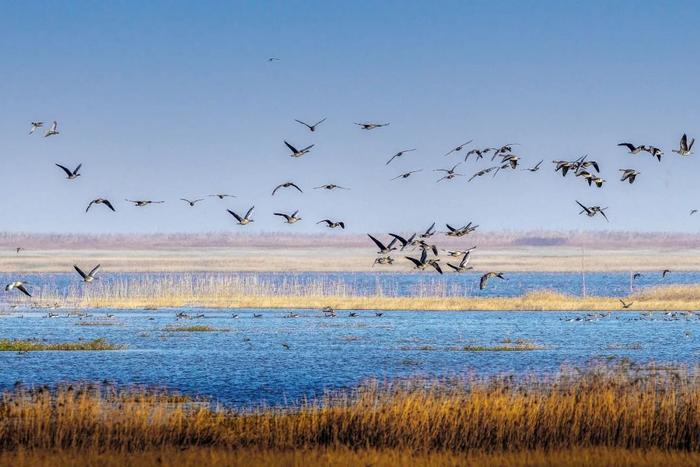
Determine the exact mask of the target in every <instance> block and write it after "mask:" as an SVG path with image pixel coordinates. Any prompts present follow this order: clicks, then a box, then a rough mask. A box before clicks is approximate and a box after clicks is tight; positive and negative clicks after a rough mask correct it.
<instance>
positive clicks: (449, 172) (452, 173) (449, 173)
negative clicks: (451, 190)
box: [433, 162, 464, 183]
mask: <svg viewBox="0 0 700 467" xmlns="http://www.w3.org/2000/svg"><path fill="white" fill-rule="evenodd" d="M460 164H461V162H458V163H456V164H455V165H453V166H452V168H451V169H435V170H433V172H442V173H444V174H445V175H443V176H442V177H441V178H440V179H439V180H438V181H437V182H435V183H438V182H441V181H443V180H452V179H453V178H455V177H462V176H464V174H461V173H457V172H456V169H457V167H459V165H460Z"/></svg>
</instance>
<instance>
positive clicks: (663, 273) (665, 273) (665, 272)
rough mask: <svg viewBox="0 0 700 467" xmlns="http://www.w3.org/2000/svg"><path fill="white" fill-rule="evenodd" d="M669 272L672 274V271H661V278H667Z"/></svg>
mask: <svg viewBox="0 0 700 467" xmlns="http://www.w3.org/2000/svg"><path fill="white" fill-rule="evenodd" d="M669 272H671V270H670V269H664V270H663V271H661V277H666V275H667V274H668V273H669Z"/></svg>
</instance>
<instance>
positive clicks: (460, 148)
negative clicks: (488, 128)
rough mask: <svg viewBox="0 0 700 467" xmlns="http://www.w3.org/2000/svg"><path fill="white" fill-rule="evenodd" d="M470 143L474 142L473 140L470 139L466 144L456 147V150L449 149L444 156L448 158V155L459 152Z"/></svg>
mask: <svg viewBox="0 0 700 467" xmlns="http://www.w3.org/2000/svg"><path fill="white" fill-rule="evenodd" d="M472 141H474V140H473V139H470V140H469V141H467V142H466V143H462V144H460V145H459V146H457V147H456V148H453V149H451V150H450V152H448V153H447V154H445V156H449V155H450V154H452V153H453V152H459V151H461V150H462V149H463V148H464V146H466V145H467V144H471V142H472Z"/></svg>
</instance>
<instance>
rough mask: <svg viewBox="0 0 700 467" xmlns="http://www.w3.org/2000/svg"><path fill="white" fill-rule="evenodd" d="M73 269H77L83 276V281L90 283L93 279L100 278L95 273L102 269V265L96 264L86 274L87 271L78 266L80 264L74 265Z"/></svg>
mask: <svg viewBox="0 0 700 467" xmlns="http://www.w3.org/2000/svg"><path fill="white" fill-rule="evenodd" d="M73 269H75V271H76V272H77V273H78V274H80V277H82V278H83V282H88V283H89V282H92V281H94V280H97V279H98V278H97V277H95V274H96V273H97V270H98V269H100V265H99V264H98V265H97V266H95V267H94V268H92V269H91V270H90V272H89V273H87V274H85V273H84V272H83V270H82V269H80V268H79V267H78V265H76V264H74V265H73Z"/></svg>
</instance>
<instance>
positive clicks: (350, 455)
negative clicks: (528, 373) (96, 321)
mask: <svg viewBox="0 0 700 467" xmlns="http://www.w3.org/2000/svg"><path fill="white" fill-rule="evenodd" d="M0 464H1V465H11V466H13V467H74V466H76V465H89V466H100V467H123V466H131V467H141V466H143V467H151V466H154V465H168V466H178V467H201V466H209V465H216V466H224V465H225V466H230V467H250V466H270V467H272V466H281V465H282V466H287V467H308V466H327V467H346V466H351V465H363V466H372V467H396V466H408V465H410V466H415V467H433V466H452V467H456V466H470V467H474V466H480V467H515V466H525V467H590V466H597V467H605V466H610V467H612V466H614V467H658V466H683V467H686V466H687V467H695V466H697V465H700V453H696V452H684V451H662V450H659V449H651V450H641V449H622V448H587V449H563V450H556V451H541V450H539V451H520V452H495V453H485V452H474V453H466V454H465V453H454V452H445V451H440V452H414V451H409V450H397V449H383V450H376V449H359V450H353V449H348V448H325V449H300V450H286V451H275V450H256V449H245V448H244V449H236V450H229V449H220V448H201V447H197V448H188V449H185V450H181V449H174V448H167V447H166V448H163V449H157V450H148V451H142V452H141V451H140V452H123V451H115V450H108V451H104V450H100V449H99V448H95V449H92V450H89V451H84V450H75V449H65V450H52V451H47V450H20V451H11V452H4V453H0Z"/></svg>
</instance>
